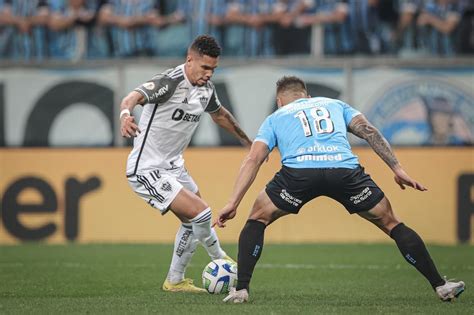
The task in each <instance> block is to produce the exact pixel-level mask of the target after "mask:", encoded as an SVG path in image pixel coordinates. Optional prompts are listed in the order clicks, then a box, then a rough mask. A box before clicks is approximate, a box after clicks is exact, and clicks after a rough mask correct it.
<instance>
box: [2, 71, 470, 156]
mask: <svg viewBox="0 0 474 315" xmlns="http://www.w3.org/2000/svg"><path fill="white" fill-rule="evenodd" d="M165 69H166V65H160V64H158V65H155V64H152V65H150V64H147V65H134V64H129V65H122V66H120V65H114V66H102V67H99V68H87V67H83V68H78V67H75V68H73V69H70V68H53V69H21V68H18V69H17V68H9V69H4V70H2V71H1V72H0V87H1V89H0V90H1V91H2V92H3V93H0V111H2V112H3V115H0V118H1V119H2V121H1V122H0V126H3V130H4V132H3V133H2V134H0V136H2V139H0V143H2V144H4V145H5V146H7V147H10V146H13V147H16V146H26V147H30V146H52V147H58V146H59V147H62V146H68V147H71V146H121V145H123V144H124V142H123V140H122V139H121V138H120V137H117V135H118V122H119V121H118V119H115V118H116V117H117V116H118V113H117V108H118V107H117V106H118V104H119V102H120V99H121V98H122V97H123V96H125V94H126V93H127V92H128V91H130V90H132V89H133V88H135V87H136V86H138V85H140V84H141V83H143V82H145V81H147V80H148V79H149V78H151V77H152V76H153V75H155V74H156V73H159V72H161V71H163V70H165ZM289 74H293V75H297V76H300V77H301V78H303V79H304V80H305V81H306V82H307V84H308V90H309V93H310V94H311V95H312V96H326V97H331V98H340V99H342V100H344V101H346V102H347V103H349V104H351V105H352V106H354V107H355V108H357V109H359V110H361V111H363V112H364V113H366V114H367V116H368V118H369V119H370V120H372V121H373V122H374V124H375V125H376V126H377V127H378V128H380V130H381V131H382V133H383V134H384V135H385V137H387V139H388V140H389V141H391V143H392V144H394V145H472V144H473V143H474V92H473V91H474V90H473V87H474V67H471V66H469V65H465V66H464V67H463V66H461V68H455V69H449V68H448V69H445V68H436V67H431V68H424V69H422V71H420V69H419V68H415V69H413V68H412V69H411V68H405V67H403V66H392V67H377V66H374V67H365V68H357V67H354V66H353V65H351V64H349V63H348V64H347V65H345V66H344V67H333V66H330V65H328V66H326V67H314V66H310V67H301V66H293V67H289V66H286V65H285V62H280V63H277V64H276V65H243V64H242V65H238V66H230V65H229V66H223V67H222V68H220V69H219V70H218V72H217V73H216V75H215V79H214V80H213V81H214V82H215V84H216V87H217V91H218V95H219V98H220V100H221V102H222V103H223V104H224V106H226V107H227V108H228V109H230V110H231V111H232V112H233V113H234V115H235V116H236V118H237V119H238V120H239V121H240V122H241V124H242V127H243V129H244V130H245V131H246V132H247V133H248V134H249V136H251V137H254V136H255V135H256V133H257V130H258V128H259V126H260V124H261V122H262V121H263V120H264V119H265V117H266V116H267V115H269V114H270V113H271V112H273V111H274V110H275V109H276V105H275V82H276V80H278V78H280V77H281V76H283V75H289ZM135 114H136V115H137V116H139V109H138V111H137V112H136V113H135ZM77 117H81V119H77ZM203 118H204V119H203V121H202V123H201V124H200V126H199V129H198V131H197V132H196V134H195V136H194V138H193V141H192V145H198V146H200V145H204V146H222V145H238V143H237V141H236V140H235V139H233V138H232V137H231V136H229V135H228V134H226V133H225V132H223V131H221V130H219V128H218V127H217V126H216V125H215V124H213V123H212V121H211V119H210V117H208V115H205V116H204V117H203ZM354 143H355V144H361V142H354Z"/></svg>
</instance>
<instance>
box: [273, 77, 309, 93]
mask: <svg viewBox="0 0 474 315" xmlns="http://www.w3.org/2000/svg"><path fill="white" fill-rule="evenodd" d="M276 86H277V94H278V93H280V92H286V91H291V92H305V93H306V92H307V91H306V84H305V83H304V81H303V80H301V79H300V78H298V77H295V76H284V77H283V78H280V79H279V80H278V81H277V83H276Z"/></svg>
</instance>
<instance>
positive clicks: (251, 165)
mask: <svg viewBox="0 0 474 315" xmlns="http://www.w3.org/2000/svg"><path fill="white" fill-rule="evenodd" d="M269 153H270V151H269V150H268V146H267V145H266V144H265V143H264V142H261V141H255V142H254V143H253V144H252V147H251V148H250V152H249V153H248V154H247V156H246V157H245V159H244V161H243V162H242V166H241V167H240V171H239V174H238V175H237V179H236V180H235V184H234V189H233V192H232V195H231V197H230V199H229V201H228V202H227V204H226V205H225V207H224V208H222V210H221V211H220V212H219V215H218V216H217V218H216V219H215V221H214V222H213V226H214V225H216V224H217V226H219V227H225V222H226V221H227V220H230V219H232V218H234V217H235V215H236V214H237V207H238V206H239V204H240V202H241V201H242V198H244V196H245V194H246V193H247V191H248V189H249V188H250V186H251V185H252V183H253V181H254V180H255V177H257V174H258V171H259V170H260V166H261V165H262V163H263V162H264V161H265V159H266V158H267V156H268V154H269Z"/></svg>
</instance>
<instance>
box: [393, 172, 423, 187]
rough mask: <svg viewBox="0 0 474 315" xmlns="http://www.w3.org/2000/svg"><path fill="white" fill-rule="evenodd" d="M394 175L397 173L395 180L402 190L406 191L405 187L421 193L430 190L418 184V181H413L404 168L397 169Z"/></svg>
mask: <svg viewBox="0 0 474 315" xmlns="http://www.w3.org/2000/svg"><path fill="white" fill-rule="evenodd" d="M394 173H395V177H394V180H395V182H396V183H397V184H398V185H399V186H400V188H401V189H405V186H409V187H413V188H414V189H416V190H419V191H426V190H428V189H427V188H426V187H424V186H423V185H422V184H420V183H418V182H417V181H415V180H414V179H412V178H411V177H410V176H408V174H407V173H406V172H405V171H404V170H403V169H402V168H398V169H396V170H395V171H394Z"/></svg>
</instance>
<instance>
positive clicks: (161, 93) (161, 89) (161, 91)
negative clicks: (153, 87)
mask: <svg viewBox="0 0 474 315" xmlns="http://www.w3.org/2000/svg"><path fill="white" fill-rule="evenodd" d="M168 90H169V87H168V84H166V85H165V86H164V87H162V88H160V89H159V90H158V91H156V92H155V93H153V96H154V97H155V98H156V97H160V96H163V95H165V93H166V92H168Z"/></svg>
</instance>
